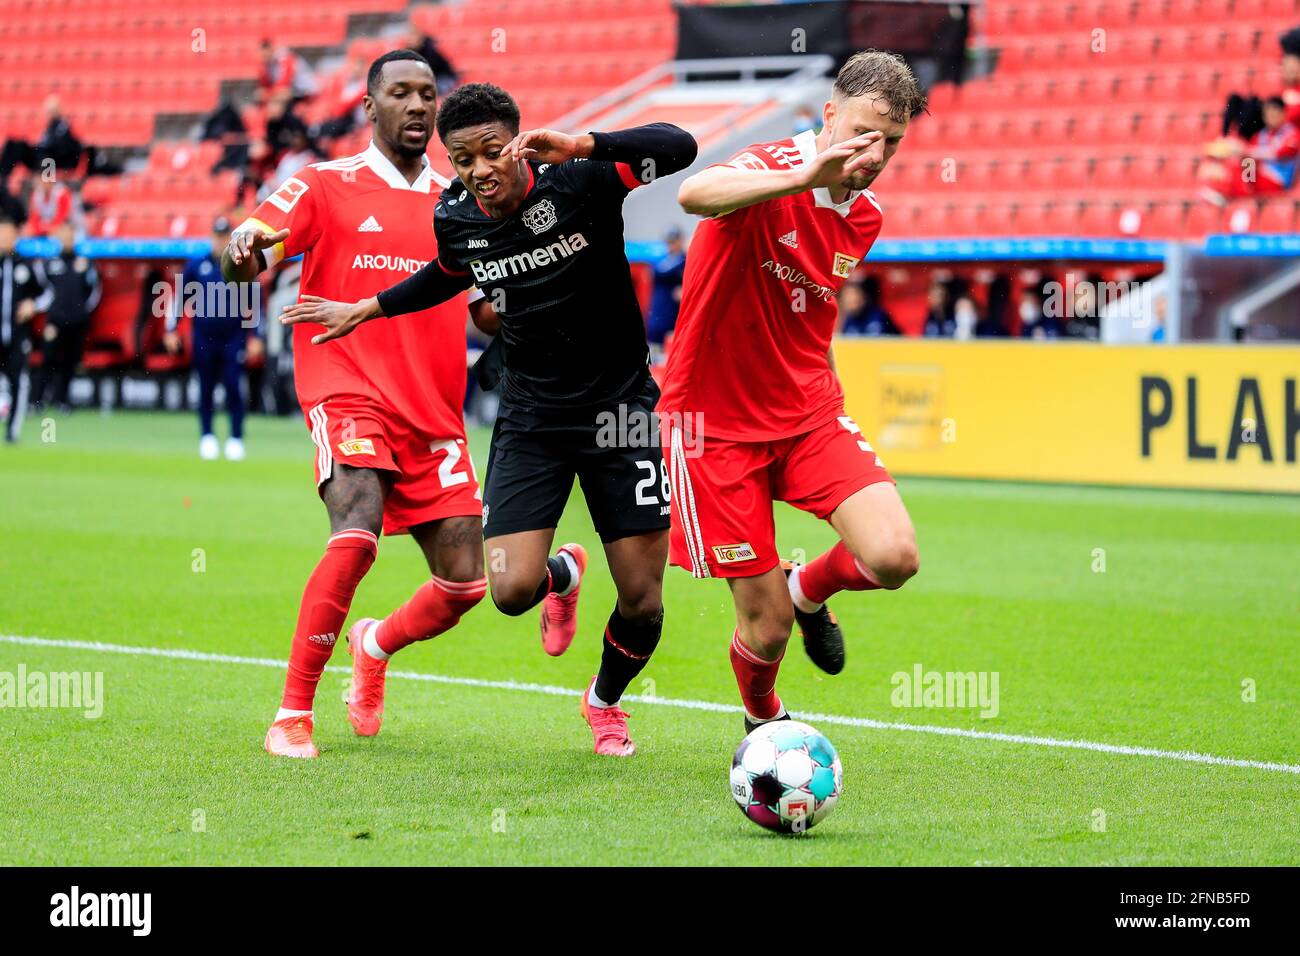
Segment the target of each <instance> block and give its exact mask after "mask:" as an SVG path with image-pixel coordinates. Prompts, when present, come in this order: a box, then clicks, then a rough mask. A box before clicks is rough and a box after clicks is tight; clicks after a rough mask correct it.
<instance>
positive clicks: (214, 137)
mask: <svg viewBox="0 0 1300 956" xmlns="http://www.w3.org/2000/svg"><path fill="white" fill-rule="evenodd" d="M199 139H201V140H205V141H215V142H218V143H220V144H221V147H222V152H221V158H220V159H218V160H217V162H216V165H214V166H213V167H212V174H213V175H216V174H217V173H219V172H221V171H222V170H223V169H235V170H239V169H243V168H244V167H245V166H246V165H247V163H248V128H247V127H246V126H245V125H244V119H243V117H242V116H240V115H239V110H238V109H236V108H235V104H234V103H233V102H232V101H231V100H230V98H229V97H225V98H223V99H222V100H221V103H220V104H219V105H218V106H217V108H216V109H215V110H213V111H212V112H211V113H209V114H208V116H207V118H206V119H205V120H204V121H203V132H202V133H201V134H200V135H199Z"/></svg>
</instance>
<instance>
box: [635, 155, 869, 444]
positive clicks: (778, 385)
mask: <svg viewBox="0 0 1300 956" xmlns="http://www.w3.org/2000/svg"><path fill="white" fill-rule="evenodd" d="M816 155H817V146H816V134H814V133H812V132H811V131H810V132H806V133H800V134H799V135H798V136H795V137H794V138H793V139H786V140H782V141H780V142H776V143H760V144H758V145H755V146H750V147H749V148H748V149H745V150H743V151H741V152H740V153H738V154H737V155H736V156H734V157H732V158H731V159H730V160H729V161H728V162H727V163H724V164H721V165H726V166H735V167H738V168H741V169H793V168H798V167H799V166H802V165H804V164H806V163H808V162H811V161H812V160H813V159H814V158H815V157H816ZM880 226H881V210H880V205H879V204H878V203H877V202H876V197H875V196H873V195H872V194H871V192H870V190H863V191H862V192H859V193H853V194H851V195H849V197H848V198H847V199H846V200H845V201H844V202H842V203H840V204H838V205H836V204H835V203H833V202H832V201H831V198H830V192H829V191H828V190H826V189H814V190H812V191H811V192H803V193H798V194H796V195H793V196H785V197H782V198H780V199H770V200H768V201H766V202H761V203H757V204H755V205H753V206H746V207H745V208H743V209H737V210H736V211H734V212H730V213H728V214H726V215H725V216H716V217H713V218H711V219H705V220H704V221H703V222H701V223H700V225H699V228H697V229H696V231H695V237H694V238H693V239H692V240H691V248H690V252H689V253H688V254H687V256H686V274H685V276H684V278H683V280H682V300H681V310H680V312H679V313H678V318H677V328H676V331H675V332H674V334H673V344H672V352H671V354H670V355H669V357H668V367H667V370H666V371H665V373H664V382H663V397H662V398H661V400H660V402H659V409H660V411H661V412H667V413H677V414H687V413H697V414H700V415H701V416H702V419H701V420H700V422H699V426H700V428H701V429H702V431H703V433H704V434H705V435H710V436H715V437H718V438H725V439H728V440H731V441H770V440H773V439H777V438H786V437H788V436H791V435H799V434H802V433H804V432H808V431H811V430H813V429H814V428H817V427H818V426H820V425H822V424H824V423H825V422H827V421H829V420H831V419H834V418H835V417H837V416H839V415H842V414H844V412H843V407H844V393H843V391H842V390H841V388H840V383H839V380H838V379H837V378H836V377H835V374H834V373H833V372H832V371H831V368H830V363H829V362H828V361H827V358H826V353H827V351H828V350H829V349H830V345H831V337H832V336H833V335H834V334H835V325H836V315H837V307H836V301H835V296H836V292H838V290H839V288H840V286H841V285H843V284H844V280H845V279H847V278H848V277H849V276H850V275H852V274H853V270H854V268H855V267H856V266H857V264H858V262H859V261H860V260H861V259H862V257H863V256H865V255H866V254H867V250H868V249H870V248H871V244H872V243H873V242H875V240H876V236H878V235H879V234H880Z"/></svg>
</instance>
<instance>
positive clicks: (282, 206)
mask: <svg viewBox="0 0 1300 956" xmlns="http://www.w3.org/2000/svg"><path fill="white" fill-rule="evenodd" d="M310 188H311V187H310V186H308V185H307V184H306V183H305V182H303V181H302V180H301V179H299V178H298V177H297V176H290V177H289V178H288V179H286V180H285V181H284V184H283V185H282V186H280V188H279V189H277V190H276V191H275V192H273V193H271V195H269V196H267V197H266V201H267V202H269V203H270V204H271V205H272V206H274V207H275V208H276V209H278V210H280V212H289V211H290V210H291V209H293V207H294V206H296V205H297V204H298V200H299V199H301V198H302V194H303V193H305V192H306V191H307V190H308V189H310Z"/></svg>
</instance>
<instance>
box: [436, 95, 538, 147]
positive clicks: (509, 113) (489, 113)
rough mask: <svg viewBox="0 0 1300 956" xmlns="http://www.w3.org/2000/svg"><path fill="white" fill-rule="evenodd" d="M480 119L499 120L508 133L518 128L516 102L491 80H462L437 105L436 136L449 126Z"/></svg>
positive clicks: (475, 123) (448, 130)
mask: <svg viewBox="0 0 1300 956" xmlns="http://www.w3.org/2000/svg"><path fill="white" fill-rule="evenodd" d="M483 123H501V124H502V125H503V126H505V128H506V129H508V130H509V131H510V135H511V136H513V135H515V134H516V133H518V132H519V105H518V104H517V103H516V102H515V100H514V97H512V96H511V95H510V94H509V93H507V92H506V91H505V90H503V89H501V87H499V86H495V85H494V84H492V83H466V84H465V85H464V86H462V87H460V89H458V90H456V91H455V92H454V93H452V94H451V95H450V96H448V97H447V98H446V99H445V100H443V101H442V105H441V106H440V107H438V120H437V126H438V138H439V139H440V140H442V141H443V142H446V140H447V135H448V134H449V133H451V132H452V131H453V130H458V129H465V128H466V127H469V126H480V125H482V124H483Z"/></svg>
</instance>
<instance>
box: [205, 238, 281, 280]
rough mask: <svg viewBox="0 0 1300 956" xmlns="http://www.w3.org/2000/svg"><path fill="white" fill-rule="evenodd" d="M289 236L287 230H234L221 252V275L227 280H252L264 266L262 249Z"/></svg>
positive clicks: (274, 244)
mask: <svg viewBox="0 0 1300 956" xmlns="http://www.w3.org/2000/svg"><path fill="white" fill-rule="evenodd" d="M288 238H289V230H288V229H281V230H280V231H279V232H262V231H261V230H258V229H245V230H243V231H240V232H236V233H235V234H234V235H233V236H231V237H230V242H228V243H226V248H225V249H224V250H222V252H221V277H222V278H223V279H225V280H226V281H227V282H252V281H253V280H254V279H256V278H257V274H258V273H259V272H261V271H262V270H263V269H265V268H266V257H265V256H263V255H262V250H263V249H271V248H274V247H275V246H276V245H278V244H279V243H281V242H284V240H286V239H288Z"/></svg>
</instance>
